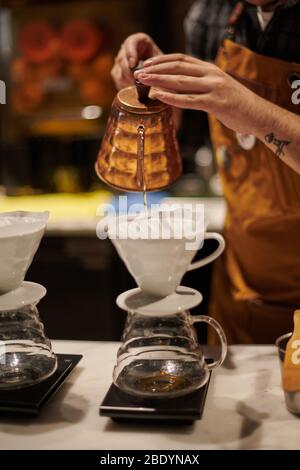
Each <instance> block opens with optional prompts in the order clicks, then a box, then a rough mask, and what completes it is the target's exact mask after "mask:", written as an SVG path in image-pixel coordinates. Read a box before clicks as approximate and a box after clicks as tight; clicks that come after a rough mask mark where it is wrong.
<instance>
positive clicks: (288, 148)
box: [134, 54, 300, 174]
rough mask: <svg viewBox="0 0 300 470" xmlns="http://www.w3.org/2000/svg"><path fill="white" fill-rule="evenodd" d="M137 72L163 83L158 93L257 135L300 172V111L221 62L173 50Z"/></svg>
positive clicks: (153, 83)
mask: <svg viewBox="0 0 300 470" xmlns="http://www.w3.org/2000/svg"><path fill="white" fill-rule="evenodd" d="M134 75H135V77H136V78H137V77H138V79H139V80H140V81H141V82H142V83H144V84H145V85H149V86H152V87H157V88H158V89H153V88H152V91H151V97H153V98H157V99H159V100H160V101H163V102H164V103H167V104H170V105H172V106H175V107H177V108H189V109H199V110H202V111H206V112H208V113H210V114H213V115H214V116H216V118H217V119H219V121H221V122H222V123H223V124H224V125H225V126H227V127H229V128H230V129H232V130H234V131H236V132H239V133H241V134H253V135H255V136H256V137H257V138H258V139H260V140H261V141H262V142H263V143H264V144H265V145H266V146H267V147H269V149H270V150H272V151H273V152H274V154H275V155H276V156H277V157H279V158H280V159H281V160H282V161H284V162H285V163H286V164H287V165H289V166H290V167H291V168H293V170H294V171H296V172H297V173H299V174H300V157H299V148H300V116H298V115H297V114H295V113H292V112H290V111H287V110H286V109H284V108H281V107H280V106H277V105H276V104H274V103H271V102H269V101H267V100H265V99H264V98H261V97H260V96H258V95H256V94H255V93H253V92H252V91H251V90H249V89H248V88H247V87H245V86H244V85H242V84H241V83H239V82H238V81H237V80H235V79H234V78H232V77H231V76H230V75H228V74H227V73H225V72H223V71H222V70H221V69H220V68H219V67H217V66H216V65H214V64H211V63H208V62H203V61H202V60H199V59H196V58H194V57H190V56H187V55H183V54H169V55H161V56H158V57H153V58H152V59H149V60H147V61H146V62H144V68H143V69H142V70H139V71H137V72H135V74H134ZM291 99H292V96H291Z"/></svg>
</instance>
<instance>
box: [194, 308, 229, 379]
mask: <svg viewBox="0 0 300 470" xmlns="http://www.w3.org/2000/svg"><path fill="white" fill-rule="evenodd" d="M191 322H192V324H194V323H199V322H203V323H207V324H208V325H210V326H211V327H212V328H214V330H216V332H217V334H218V336H219V339H220V343H221V354H220V357H219V359H218V360H217V361H214V362H212V363H211V364H207V367H208V369H209V370H211V369H215V368H216V367H219V366H221V365H222V364H223V362H224V360H225V358H226V355H227V339H226V336H225V333H224V330H223V328H222V327H221V325H220V323H218V322H217V321H216V320H214V319H213V318H212V317H208V316H206V315H195V316H191Z"/></svg>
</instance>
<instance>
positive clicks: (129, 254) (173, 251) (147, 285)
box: [108, 219, 225, 297]
mask: <svg viewBox="0 0 300 470" xmlns="http://www.w3.org/2000/svg"><path fill="white" fill-rule="evenodd" d="M140 220H141V219H140ZM121 232H122V230H121V229H120V226H119V227H118V230H115V229H113V228H110V227H109V226H108V233H109V237H110V239H111V241H112V243H113V244H114V246H115V247H116V250H117V252H118V254H119V255H120V257H121V258H122V260H123V261H124V263H125V265H126V267H127V269H128V271H129V272H130V274H131V275H132V276H133V277H134V279H135V281H136V283H137V285H138V286H139V287H140V288H141V289H142V291H143V292H145V293H148V294H151V295H154V296H157V297H166V296H168V295H170V294H172V293H174V292H175V290H176V288H177V287H178V286H179V285H180V282H181V280H182V278H183V276H184V274H185V273H186V272H187V271H192V270H194V269H198V268H201V267H202V266H205V265H206V264H208V263H210V262H212V261H213V260H215V259H216V258H217V257H218V256H220V254H221V253H222V252H223V250H224V248H225V242H224V239H223V237H222V236H221V235H220V234H218V233H213V232H210V233H204V230H203V229H202V231H201V230H199V233H196V235H197V237H196V238H195V241H194V242H193V243H192V244H191V240H190V239H187V238H185V237H182V238H175V237H171V238H169V239H163V238H156V239H151V238H147V239H142V238H138V239H133V238H130V236H129V237H125V238H123V237H122V236H120V233H121ZM207 239H214V240H217V241H218V243H219V245H218V247H217V249H216V250H215V251H214V252H213V253H212V254H210V255H209V256H206V257H205V258H203V259H201V260H200V261H196V262H194V263H192V264H191V261H192V260H193V258H194V256H195V255H196V253H197V251H198V250H199V249H200V248H201V247H202V245H203V242H204V240H207Z"/></svg>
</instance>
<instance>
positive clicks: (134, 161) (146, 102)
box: [96, 81, 182, 191]
mask: <svg viewBox="0 0 300 470" xmlns="http://www.w3.org/2000/svg"><path fill="white" fill-rule="evenodd" d="M136 85H137V86H132V87H129V88H124V89H123V90H121V91H119V93H118V94H117V96H116V98H115V100H114V102H113V104H112V108H111V114H110V117H109V120H108V123H107V127H106V131H105V134H104V137H103V140H102V145H101V148H100V151H99V154H98V157H97V162H96V173H97V175H98V176H99V178H101V179H102V180H103V181H104V182H105V183H107V184H109V185H110V186H113V187H114V188H117V189H120V190H123V191H157V190H160V189H162V188H165V187H167V186H169V185H170V184H172V183H173V182H174V181H175V180H177V178H179V176H180V175H181V170H182V167H181V158H180V154H179V147H178V143H177V138H176V130H175V127H174V124H173V119H172V108H171V107H170V106H168V105H166V104H164V103H162V102H160V101H158V100H152V99H150V98H149V97H148V93H149V87H145V86H144V85H141V84H140V83H139V82H138V81H137V84H136Z"/></svg>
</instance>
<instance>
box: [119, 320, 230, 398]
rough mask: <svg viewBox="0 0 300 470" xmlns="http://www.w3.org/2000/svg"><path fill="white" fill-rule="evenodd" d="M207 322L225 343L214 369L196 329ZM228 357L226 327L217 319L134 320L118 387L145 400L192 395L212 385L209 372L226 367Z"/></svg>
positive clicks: (126, 340)
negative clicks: (196, 325)
mask: <svg viewBox="0 0 300 470" xmlns="http://www.w3.org/2000/svg"><path fill="white" fill-rule="evenodd" d="M197 322H205V323H207V324H209V325H210V326H212V327H213V328H214V329H215V330H216V332H217V333H218V336H219V338H220V343H221V354H220V358H219V359H218V360H217V361H215V362H213V363H210V364H208V363H207V362H206V360H205V357H204V354H203V352H202V350H201V348H200V346H199V344H198V341H197V335H196V332H195V329H194V327H193V325H194V324H195V323H197ZM226 353H227V341H226V337H225V334H224V332H223V329H222V327H221V326H220V325H219V323H218V322H217V321H215V320H214V319H212V318H211V317H207V316H204V315H200V316H192V315H190V313H189V312H188V311H184V312H181V313H176V314H174V315H168V316H166V317H163V316H157V317H153V316H147V315H141V314H138V313H135V312H131V313H129V315H128V318H127V322H126V326H125V330H124V334H123V344H122V345H121V347H120V348H119V351H118V357H117V364H116V366H115V368H114V373H113V380H114V384H115V385H116V386H117V387H119V388H120V389H121V390H122V391H124V392H126V393H128V394H130V395H134V396H137V397H140V398H147V399H148V398H160V399H165V398H173V397H177V396H181V395H186V394H188V393H191V392H193V391H195V390H197V389H199V388H200V387H202V386H203V385H205V384H206V382H207V381H208V379H209V371H210V370H212V369H214V368H216V367H218V366H220V365H221V364H222V363H223V361H224V359H225V357H226Z"/></svg>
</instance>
